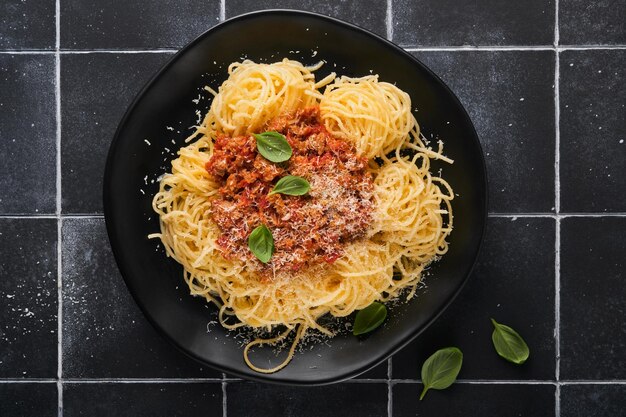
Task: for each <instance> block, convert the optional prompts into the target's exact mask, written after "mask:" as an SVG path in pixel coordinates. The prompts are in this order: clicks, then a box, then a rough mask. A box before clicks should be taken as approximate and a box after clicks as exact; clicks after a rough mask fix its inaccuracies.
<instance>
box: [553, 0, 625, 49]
mask: <svg viewBox="0 0 626 417" xmlns="http://www.w3.org/2000/svg"><path fill="white" fill-rule="evenodd" d="M559 41H560V43H561V44H562V45H615V44H618V45H623V44H624V43H626V3H624V2H623V1H606V0H604V1H585V0H567V1H562V2H560V3H559Z"/></svg>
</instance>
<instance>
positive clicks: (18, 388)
mask: <svg viewBox="0 0 626 417" xmlns="http://www.w3.org/2000/svg"><path fill="white" fill-rule="evenodd" d="M0 398H2V401H0V416H7V417H17V416H19V417H57V416H58V415H59V412H58V398H57V384H56V383H54V382H51V383H36V384H34V383H19V384H6V383H0Z"/></svg>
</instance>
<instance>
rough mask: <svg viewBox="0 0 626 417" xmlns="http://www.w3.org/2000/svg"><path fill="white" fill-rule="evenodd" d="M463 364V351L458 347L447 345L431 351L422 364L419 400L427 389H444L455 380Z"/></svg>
mask: <svg viewBox="0 0 626 417" xmlns="http://www.w3.org/2000/svg"><path fill="white" fill-rule="evenodd" d="M462 364H463V352H461V351H460V350H459V349H458V348H455V347H448V348H445V349H439V350H438V351H437V352H435V353H433V354H432V355H431V356H430V357H429V358H428V359H426V362H424V365H422V383H423V384H424V390H423V391H422V395H420V401H421V400H422V398H424V395H426V391H428V390H429V389H431V388H432V389H445V388H448V387H449V386H450V385H452V384H453V383H454V381H456V377H457V375H458V374H459V371H460V370H461V365H462Z"/></svg>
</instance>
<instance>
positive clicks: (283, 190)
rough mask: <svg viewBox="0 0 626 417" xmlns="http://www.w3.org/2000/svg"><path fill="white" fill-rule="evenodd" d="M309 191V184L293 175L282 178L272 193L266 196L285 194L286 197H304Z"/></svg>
mask: <svg viewBox="0 0 626 417" xmlns="http://www.w3.org/2000/svg"><path fill="white" fill-rule="evenodd" d="M310 189H311V184H309V182H308V181H307V180H305V179H304V178H302V177H296V176H294V175H287V176H286V177H282V178H281V179H280V180H278V182H277V183H276V185H275V186H274V188H273V189H272V191H270V193H269V194H268V195H272V194H278V193H280V194H287V195H304V194H306V193H308V192H309V190H310Z"/></svg>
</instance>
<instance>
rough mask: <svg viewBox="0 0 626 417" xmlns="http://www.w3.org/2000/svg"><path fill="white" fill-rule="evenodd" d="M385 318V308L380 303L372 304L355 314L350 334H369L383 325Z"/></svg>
mask: <svg viewBox="0 0 626 417" xmlns="http://www.w3.org/2000/svg"><path fill="white" fill-rule="evenodd" d="M386 317H387V308H386V307H385V306H384V305H383V304H381V303H377V302H373V303H372V304H370V305H368V306H367V307H365V308H364V309H363V310H359V312H358V313H356V318H355V319H354V327H353V328H352V334H353V335H355V336H358V335H360V334H364V333H369V332H371V331H372V330H374V329H375V328H377V327H378V326H380V325H381V324H383V321H385V318H386Z"/></svg>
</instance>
